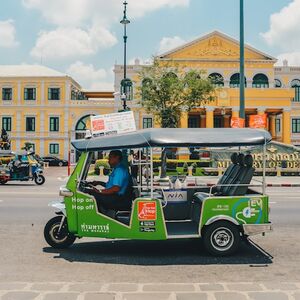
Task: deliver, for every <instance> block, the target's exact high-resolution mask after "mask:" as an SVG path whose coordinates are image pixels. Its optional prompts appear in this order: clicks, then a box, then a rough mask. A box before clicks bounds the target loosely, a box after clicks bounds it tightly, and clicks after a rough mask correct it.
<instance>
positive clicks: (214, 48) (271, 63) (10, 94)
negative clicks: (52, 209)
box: [0, 32, 300, 162]
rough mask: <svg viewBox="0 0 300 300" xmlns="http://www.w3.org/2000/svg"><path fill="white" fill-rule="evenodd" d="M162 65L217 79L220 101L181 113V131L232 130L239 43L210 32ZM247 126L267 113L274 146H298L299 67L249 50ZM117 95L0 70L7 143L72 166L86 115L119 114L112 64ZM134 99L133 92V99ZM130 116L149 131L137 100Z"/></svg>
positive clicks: (131, 69)
mask: <svg viewBox="0 0 300 300" xmlns="http://www.w3.org/2000/svg"><path fill="white" fill-rule="evenodd" d="M159 59H160V60H161V61H162V62H165V61H167V62H171V63H172V62H174V63H176V64H179V65H181V66H183V67H184V68H186V69H189V68H197V69H200V70H204V71H205V72H206V74H207V76H210V77H213V78H214V77H215V78H217V81H216V84H217V85H218V87H219V89H218V92H217V99H216V100H215V102H213V103H209V105H208V106H206V107H205V108H203V107H198V108H195V109H194V110H193V111H191V112H190V113H188V114H187V113H185V114H183V117H182V119H181V127H186V128H187V127H208V128H211V127H230V120H231V117H233V116H238V113H239V89H238V87H239V42H238V41H236V40H235V39H233V38H231V37H229V36H227V35H225V34H223V33H220V32H212V33H210V34H208V35H206V36H204V37H201V38H199V39H196V40H194V41H192V42H190V43H188V44H185V45H183V46H181V47H178V48H176V49H173V50H171V51H169V52H167V53H164V54H162V55H160V56H159ZM245 60H246V61H245V64H246V65H245V67H246V78H245V81H246V86H247V87H246V95H245V96H246V116H247V117H246V126H247V125H248V123H249V116H250V115H253V114H267V117H268V125H267V127H268V128H267V129H268V130H269V131H270V132H271V133H272V136H273V138H274V139H275V140H277V141H282V142H284V143H287V144H290V143H291V144H294V145H300V93H299V91H300V88H299V87H300V67H298V66H288V62H287V61H285V62H284V65H283V66H275V63H276V59H275V58H274V57H272V56H270V55H268V54H265V53H262V52H261V51H259V50H257V49H254V48H252V47H250V46H246V49H245ZM144 66H147V65H141V64H140V62H139V60H138V59H136V61H135V63H134V64H133V65H129V66H127V74H128V75H127V76H128V77H129V78H130V79H132V81H133V82H134V86H133V88H134V90H136V87H137V86H138V85H140V84H141V83H140V82H139V81H138V77H139V76H138V74H139V72H140V70H141V68H142V67H144ZM114 74H115V80H114V90H115V93H114V91H108V92H99V91H86V90H83V89H82V87H81V86H80V83H77V82H76V81H75V80H74V79H72V78H71V77H70V76H68V75H67V74H63V73H60V72H57V71H55V70H52V69H49V68H47V67H45V66H39V65H18V66H11V65H10V66H4V65H2V66H0V89H1V94H0V95H1V96H0V97H1V99H0V121H1V123H0V126H1V125H2V127H3V128H5V129H6V130H7V131H8V133H9V135H10V138H11V141H12V150H14V151H16V150H19V149H20V148H21V147H22V146H23V145H24V143H25V142H31V143H32V144H33V145H34V148H35V151H36V152H37V153H38V154H40V155H41V156H47V155H55V156H59V157H61V158H65V159H66V158H67V157H68V152H69V150H71V161H72V162H74V161H75V160H76V153H75V152H74V150H73V149H70V139H76V138H82V137H84V135H85V130H86V128H87V126H88V123H89V117H90V116H91V115H97V114H105V113H113V112H117V111H118V110H119V109H121V108H122V103H121V101H120V83H121V80H122V79H123V66H122V65H115V66H114ZM133 95H137V93H135V92H134V93H133ZM128 106H129V107H130V109H131V110H133V112H134V116H135V121H136V126H137V128H147V127H152V126H155V125H154V121H153V118H152V116H151V115H149V114H147V113H145V112H144V110H143V109H142V108H141V106H140V105H139V99H135V98H134V99H133V100H132V101H130V102H128Z"/></svg>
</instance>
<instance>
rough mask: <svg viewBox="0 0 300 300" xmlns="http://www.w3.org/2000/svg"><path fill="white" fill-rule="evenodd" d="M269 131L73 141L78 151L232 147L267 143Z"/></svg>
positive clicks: (148, 132)
mask: <svg viewBox="0 0 300 300" xmlns="http://www.w3.org/2000/svg"><path fill="white" fill-rule="evenodd" d="M271 139H272V137H271V135H270V133H269V132H267V131H265V130H258V129H249V128H242V129H235V128H159V129H157V128H152V129H143V130H138V131H135V132H130V133H124V134H119V135H111V136H104V137H96V138H91V139H84V140H75V141H72V145H73V146H74V148H75V149H77V150H79V151H100V150H113V149H124V148H125V149H134V148H146V147H170V148H174V147H233V146H255V145H263V144H267V143H269V142H270V141H271Z"/></svg>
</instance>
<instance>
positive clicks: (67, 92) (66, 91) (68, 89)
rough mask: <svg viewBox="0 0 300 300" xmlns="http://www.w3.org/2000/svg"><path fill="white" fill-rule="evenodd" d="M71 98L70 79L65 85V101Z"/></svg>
mask: <svg viewBox="0 0 300 300" xmlns="http://www.w3.org/2000/svg"><path fill="white" fill-rule="evenodd" d="M70 99H71V83H70V81H67V82H66V85H65V102H69V101H70Z"/></svg>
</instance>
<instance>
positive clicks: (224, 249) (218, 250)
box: [203, 221, 241, 256]
mask: <svg viewBox="0 0 300 300" xmlns="http://www.w3.org/2000/svg"><path fill="white" fill-rule="evenodd" d="M240 241H241V234H240V231H239V228H238V227H237V226H236V225H235V224H232V223H231V222H228V221H219V222H215V223H213V224H211V225H209V226H207V227H206V228H205V230H204V233H203V242H204V246H205V248H206V250H207V251H208V252H209V253H210V254H212V255H216V256H226V255H230V254H233V253H234V252H235V251H236V250H237V249H238V247H239V244H240Z"/></svg>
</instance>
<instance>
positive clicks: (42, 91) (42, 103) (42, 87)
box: [41, 81, 45, 105]
mask: <svg viewBox="0 0 300 300" xmlns="http://www.w3.org/2000/svg"><path fill="white" fill-rule="evenodd" d="M44 103H45V82H44V81H42V83H41V105H44Z"/></svg>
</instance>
